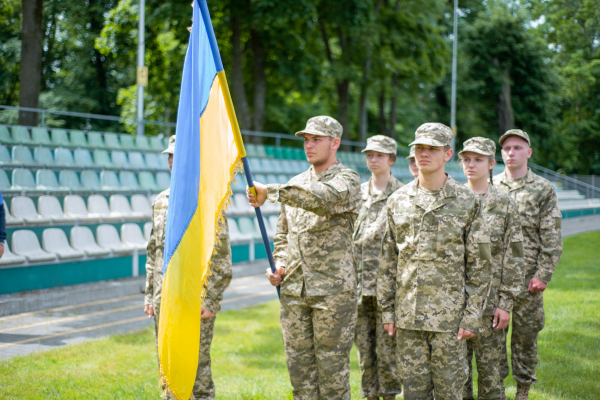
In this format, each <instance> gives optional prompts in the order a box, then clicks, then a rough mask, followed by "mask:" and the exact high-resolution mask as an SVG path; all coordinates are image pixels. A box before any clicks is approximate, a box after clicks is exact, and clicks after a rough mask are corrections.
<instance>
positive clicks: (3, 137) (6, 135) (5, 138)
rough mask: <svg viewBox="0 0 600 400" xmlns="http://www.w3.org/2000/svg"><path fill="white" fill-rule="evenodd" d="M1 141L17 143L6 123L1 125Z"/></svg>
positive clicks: (3, 142)
mask: <svg viewBox="0 0 600 400" xmlns="http://www.w3.org/2000/svg"><path fill="white" fill-rule="evenodd" d="M0 143H2V144H16V143H17V142H15V141H14V140H13V138H12V137H11V136H10V133H9V132H8V127H7V126H4V125H0Z"/></svg>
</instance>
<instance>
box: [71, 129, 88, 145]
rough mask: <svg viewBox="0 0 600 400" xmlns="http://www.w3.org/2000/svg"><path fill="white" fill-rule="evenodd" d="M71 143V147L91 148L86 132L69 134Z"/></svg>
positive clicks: (74, 131) (73, 131)
mask: <svg viewBox="0 0 600 400" xmlns="http://www.w3.org/2000/svg"><path fill="white" fill-rule="evenodd" d="M69 138H70V140H69V142H70V143H71V147H83V148H86V147H89V145H88V142H87V140H86V138H85V132H83V131H77V130H72V131H71V132H70V133H69Z"/></svg>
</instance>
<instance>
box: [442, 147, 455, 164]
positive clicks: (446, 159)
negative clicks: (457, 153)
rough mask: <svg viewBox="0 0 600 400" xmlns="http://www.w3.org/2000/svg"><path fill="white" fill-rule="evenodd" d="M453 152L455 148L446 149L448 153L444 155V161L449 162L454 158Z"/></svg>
mask: <svg viewBox="0 0 600 400" xmlns="http://www.w3.org/2000/svg"><path fill="white" fill-rule="evenodd" d="M452 154H454V150H452V149H448V150H446V155H445V156H444V161H446V162H448V161H450V159H451V158H452Z"/></svg>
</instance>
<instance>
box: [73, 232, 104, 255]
mask: <svg viewBox="0 0 600 400" xmlns="http://www.w3.org/2000/svg"><path fill="white" fill-rule="evenodd" d="M69 236H70V239H71V247H73V248H74V249H77V250H81V251H83V252H84V253H85V254H86V255H87V256H88V257H101V256H107V255H109V254H110V250H109V249H105V248H102V247H100V246H98V244H96V240H95V239H94V234H93V233H92V230H91V229H90V228H88V227H87V226H74V227H73V228H72V229H71V234H70V235H69Z"/></svg>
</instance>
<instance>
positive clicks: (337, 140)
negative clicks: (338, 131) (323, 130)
mask: <svg viewBox="0 0 600 400" xmlns="http://www.w3.org/2000/svg"><path fill="white" fill-rule="evenodd" d="M332 142H333V143H332V144H331V148H332V149H334V150H337V149H339V148H340V142H341V139H340V138H334V139H333V140H332Z"/></svg>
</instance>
